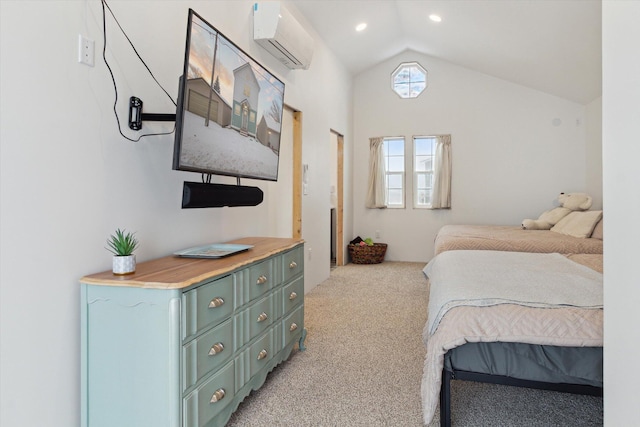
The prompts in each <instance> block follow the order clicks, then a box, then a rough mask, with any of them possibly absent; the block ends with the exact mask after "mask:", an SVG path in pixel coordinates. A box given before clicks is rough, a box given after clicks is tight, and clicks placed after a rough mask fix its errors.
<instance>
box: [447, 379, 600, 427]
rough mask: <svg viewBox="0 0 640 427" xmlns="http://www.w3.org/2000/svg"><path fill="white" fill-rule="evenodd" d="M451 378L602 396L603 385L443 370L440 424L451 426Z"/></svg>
mask: <svg viewBox="0 0 640 427" xmlns="http://www.w3.org/2000/svg"><path fill="white" fill-rule="evenodd" d="M451 380H463V381H475V382H481V383H492V384H502V385H511V386H516V387H528V388H535V389H541V390H552V391H561V392H564V393H573V394H587V395H591V396H602V387H595V386H590V385H582V384H557V383H548V382H542V381H532V380H521V379H517V378H511V377H505V376H501V375H489V374H479V373H477V372H467V371H456V370H454V371H453V372H449V371H448V370H446V369H444V370H443V371H442V385H441V387H440V426H441V427H451Z"/></svg>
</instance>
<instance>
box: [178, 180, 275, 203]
mask: <svg viewBox="0 0 640 427" xmlns="http://www.w3.org/2000/svg"><path fill="white" fill-rule="evenodd" d="M263 198H264V194H263V193H262V190H261V189H259V188H258V187H246V186H243V185H227V184H205V183H203V182H185V183H184V186H183V189H182V208H183V209H192V208H221V207H224V206H256V205H259V204H260V203H262V200H263Z"/></svg>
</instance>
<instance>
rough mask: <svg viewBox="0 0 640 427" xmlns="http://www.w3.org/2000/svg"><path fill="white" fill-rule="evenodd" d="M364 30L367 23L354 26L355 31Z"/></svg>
mask: <svg viewBox="0 0 640 427" xmlns="http://www.w3.org/2000/svg"><path fill="white" fill-rule="evenodd" d="M365 28H367V23H366V22H363V23H362V24H358V25H356V31H362V30H364V29H365Z"/></svg>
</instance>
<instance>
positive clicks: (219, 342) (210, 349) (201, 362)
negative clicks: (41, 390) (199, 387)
mask: <svg viewBox="0 0 640 427" xmlns="http://www.w3.org/2000/svg"><path fill="white" fill-rule="evenodd" d="M232 356H233V322H232V320H231V319H229V320H227V321H225V322H224V323H222V324H220V325H218V326H216V327H215V328H213V329H212V330H210V331H209V332H205V333H204V334H202V335H201V336H199V337H198V338H196V339H194V340H193V341H191V342H189V343H188V344H186V345H185V346H183V348H182V357H183V371H182V372H183V388H182V390H183V391H184V390H186V389H188V388H189V387H191V386H193V385H194V384H195V383H197V382H198V380H199V379H200V378H202V377H203V376H205V375H206V374H207V373H208V372H211V371H212V370H214V369H216V368H218V367H219V366H222V365H223V364H224V363H225V362H227V361H228V360H229V359H230V358H231V357H232Z"/></svg>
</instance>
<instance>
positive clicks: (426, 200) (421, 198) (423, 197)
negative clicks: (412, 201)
mask: <svg viewBox="0 0 640 427" xmlns="http://www.w3.org/2000/svg"><path fill="white" fill-rule="evenodd" d="M417 198H418V200H417V203H416V204H418V205H429V204H431V190H418V191H417Z"/></svg>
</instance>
